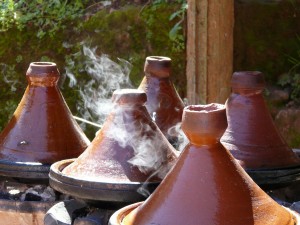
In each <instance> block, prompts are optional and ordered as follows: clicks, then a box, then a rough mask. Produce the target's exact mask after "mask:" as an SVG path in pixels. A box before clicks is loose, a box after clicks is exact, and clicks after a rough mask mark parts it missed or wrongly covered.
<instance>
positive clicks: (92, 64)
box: [65, 45, 132, 124]
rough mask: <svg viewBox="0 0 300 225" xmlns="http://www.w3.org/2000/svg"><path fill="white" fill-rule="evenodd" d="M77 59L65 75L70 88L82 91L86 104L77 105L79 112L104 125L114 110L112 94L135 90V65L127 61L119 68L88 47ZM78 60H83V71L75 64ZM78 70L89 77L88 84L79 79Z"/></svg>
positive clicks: (75, 56)
mask: <svg viewBox="0 0 300 225" xmlns="http://www.w3.org/2000/svg"><path fill="white" fill-rule="evenodd" d="M73 56H74V57H73V58H70V59H68V60H67V67H66V74H65V75H66V76H67V78H69V86H70V87H74V88H75V87H78V89H79V93H80V97H81V100H82V104H78V105H77V111H78V113H79V115H80V116H81V117H83V118H84V119H87V120H92V121H93V122H97V123H99V124H102V123H103V122H104V120H105V118H106V116H107V115H108V114H109V112H110V111H111V108H112V104H111V100H110V98H111V95H112V92H113V91H114V90H116V89H121V88H131V87H132V84H131V82H130V79H129V74H130V71H131V68H132V65H131V64H130V63H129V62H128V61H126V60H124V59H118V60H119V64H118V63H116V62H114V61H112V60H111V59H109V57H108V56H107V55H105V54H103V55H100V56H99V55H97V54H96V48H89V47H87V46H86V45H83V46H82V51H80V52H77V53H75V54H74V55H73ZM77 58H80V67H79V68H78V65H76V63H75V61H76V59H77ZM76 66H77V68H76ZM76 70H79V72H80V73H85V74H86V75H87V76H88V77H87V78H86V79H85V81H82V80H81V81H78V80H77V79H76V76H75V74H76V72H78V71H76Z"/></svg>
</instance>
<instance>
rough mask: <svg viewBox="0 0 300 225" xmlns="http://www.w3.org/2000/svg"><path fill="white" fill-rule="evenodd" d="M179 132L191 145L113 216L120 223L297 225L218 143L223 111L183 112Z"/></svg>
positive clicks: (202, 108)
mask: <svg viewBox="0 0 300 225" xmlns="http://www.w3.org/2000/svg"><path fill="white" fill-rule="evenodd" d="M182 129H183V131H184V132H185V133H186V135H187V137H188V138H189V140H190V141H191V143H190V144H189V145H188V146H187V147H186V148H185V150H184V151H183V153H182V154H181V156H180V158H179V159H178V162H177V163H176V165H175V166H174V168H173V169H172V170H171V171H170V173H169V174H168V175H167V176H166V178H165V179H164V180H163V181H162V183H161V184H160V186H159V187H158V188H157V189H156V190H155V192H154V193H153V194H152V195H151V196H150V197H149V198H148V199H147V200H146V201H145V202H144V203H143V204H141V205H140V206H139V207H137V208H135V209H134V210H132V211H131V212H128V211H127V212H125V213H126V214H127V215H123V217H122V216H121V215H120V216H116V217H115V218H123V221H122V222H121V223H119V224H122V225H146V224H147V225H148V224H163V225H183V224H201V225H221V224H222V225H240V224H243V225H282V224H285V225H295V224H296V219H295V218H294V216H293V215H292V214H291V213H290V212H289V211H287V210H285V209H284V208H283V207H281V206H280V205H278V204H277V203H276V202H275V201H273V200H272V199H271V198H270V197H269V196H268V195H267V194H266V193H264V192H263V191H262V190H261V189H260V188H259V187H258V186H257V185H256V184H255V183H254V182H253V181H252V179H251V178H250V177H249V176H248V175H247V174H246V173H245V172H244V170H243V169H242V168H241V166H240V165H239V164H238V163H236V161H235V160H234V158H233V157H232V156H231V155H230V154H229V153H228V151H227V150H226V149H225V148H224V147H223V145H222V144H221V143H220V141H219V137H220V135H222V133H223V132H224V131H225V129H226V114H225V108H224V106H222V105H219V104H211V105H209V106H188V107H186V108H185V110H184V113H183V121H182ZM202 135H203V136H204V137H203V136H202ZM110 224H111V225H115V224H114V223H110Z"/></svg>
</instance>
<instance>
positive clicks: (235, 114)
mask: <svg viewBox="0 0 300 225" xmlns="http://www.w3.org/2000/svg"><path fill="white" fill-rule="evenodd" d="M231 86H232V94H231V95H230V97H229V98H228V100H227V102H226V108H227V120H228V127H227V129H226V131H225V133H224V135H223V137H222V139H221V141H222V143H223V144H224V145H225V146H226V148H227V149H228V150H230V152H231V154H232V155H233V156H234V157H235V158H236V159H237V160H238V161H239V163H240V164H241V165H242V166H243V167H244V168H245V169H254V170H255V169H276V168H284V167H293V166H299V165H300V159H299V158H298V157H297V155H296V154H295V153H294V152H293V151H292V149H291V148H289V147H288V145H287V144H286V142H285V141H284V139H283V138H282V136H281V135H280V134H279V132H278V131H277V129H276V127H275V125H274V122H273V120H272V117H271V115H270V113H269V111H268V108H267V106H266V103H265V101H264V98H263V94H262V92H263V89H264V87H265V82H264V78H263V74H262V73H261V72H254V71H246V72H236V73H234V74H233V76H232V80H231Z"/></svg>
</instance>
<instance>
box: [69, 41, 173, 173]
mask: <svg viewBox="0 0 300 225" xmlns="http://www.w3.org/2000/svg"><path fill="white" fill-rule="evenodd" d="M76 58H83V61H81V62H80V63H81V67H80V68H81V71H80V72H82V73H86V74H87V76H88V79H86V81H79V80H77V79H76V76H75V74H76V69H78V68H76V63H75V61H76V60H75V59H76ZM118 60H119V64H117V63H116V62H113V61H112V60H111V59H109V58H108V56H107V55H101V56H98V55H97V54H96V48H89V47H87V46H85V45H83V46H82V51H80V52H78V53H76V54H75V55H74V59H68V60H67V68H66V76H67V78H68V79H69V86H70V87H74V88H75V87H78V89H79V92H80V96H81V99H82V104H81V105H78V108H77V111H78V112H79V114H80V116H81V117H83V118H84V119H86V120H90V121H92V122H97V123H99V124H103V123H104V120H105V118H106V117H107V115H108V114H109V113H110V112H113V113H114V115H115V118H114V121H113V124H112V126H111V127H110V128H109V130H108V131H106V134H107V136H109V137H110V138H112V139H114V140H116V141H117V142H118V144H119V145H120V146H121V147H126V146H130V147H131V148H132V149H133V151H134V157H133V158H131V159H130V160H129V161H128V163H130V164H132V165H135V166H137V167H138V168H139V170H140V171H141V172H142V173H155V175H156V176H158V177H161V178H163V177H164V176H165V174H166V173H167V172H168V171H169V169H170V167H171V166H172V165H171V163H166V162H167V161H168V158H167V157H168V151H169V148H170V145H169V144H168V142H167V140H166V139H165V141H162V138H164V136H163V134H162V133H161V132H160V131H158V132H157V131H156V129H157V128H156V126H155V124H154V123H153V122H152V121H151V118H150V116H149V115H148V114H146V115H142V116H143V117H145V116H148V117H149V118H147V119H149V120H150V121H151V123H145V122H141V121H139V120H134V119H130V118H131V117H132V116H133V115H132V112H131V108H130V107H131V106H126V107H125V106H124V105H122V106H120V105H119V104H112V103H111V95H112V92H113V91H115V90H116V89H124V88H133V86H132V83H131V82H130V80H129V73H130V71H131V67H132V66H131V64H130V63H129V62H127V61H126V60H123V59H118ZM77 67H78V66H77ZM141 107H143V108H144V110H145V111H146V108H145V107H144V106H141ZM142 111H143V110H142ZM140 114H145V113H144V112H142V113H140ZM95 117H96V119H95ZM128 121H130V122H128ZM142 121H145V120H142ZM169 154H170V152H169ZM173 157H174V155H173ZM173 161H174V160H173Z"/></svg>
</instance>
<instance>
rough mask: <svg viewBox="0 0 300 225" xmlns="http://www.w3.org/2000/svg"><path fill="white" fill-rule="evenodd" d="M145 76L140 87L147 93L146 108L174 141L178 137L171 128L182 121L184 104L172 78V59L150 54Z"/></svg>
mask: <svg viewBox="0 0 300 225" xmlns="http://www.w3.org/2000/svg"><path fill="white" fill-rule="evenodd" d="M144 72H145V77H144V78H143V80H142V82H141V84H140V86H139V87H138V89H140V90H143V91H145V93H146V95H147V102H146V108H147V110H148V112H149V114H150V116H151V117H152V119H153V120H154V121H155V123H156V124H157V126H158V127H159V129H160V130H161V131H162V132H163V134H164V135H165V136H166V137H167V139H168V140H169V141H170V142H171V143H172V142H173V141H176V140H172V139H176V134H175V137H174V136H172V135H171V134H170V132H169V129H170V128H172V127H174V126H175V125H177V124H178V123H180V122H181V117H182V111H183V108H184V104H183V102H182V100H181V98H180V97H179V95H178V93H177V91H176V89H175V87H174V85H173V83H172V81H171V80H170V73H171V59H170V58H167V57H162V56H149V57H147V58H146V62H145V67H144Z"/></svg>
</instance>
